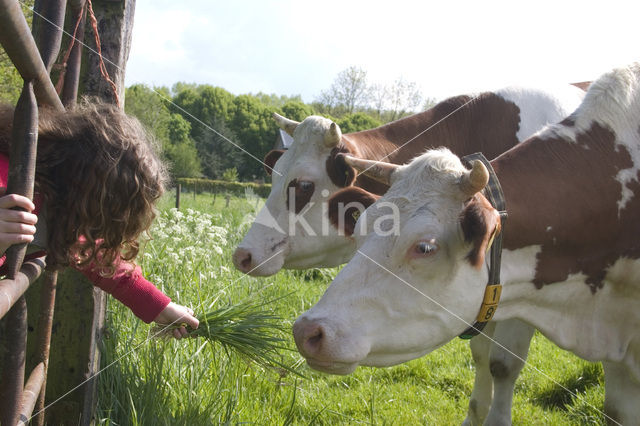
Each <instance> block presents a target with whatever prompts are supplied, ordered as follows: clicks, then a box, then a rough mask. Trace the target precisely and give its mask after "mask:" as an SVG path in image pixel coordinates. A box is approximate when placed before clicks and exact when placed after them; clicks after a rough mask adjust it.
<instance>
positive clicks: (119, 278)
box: [0, 154, 171, 323]
mask: <svg viewBox="0 0 640 426" xmlns="http://www.w3.org/2000/svg"><path fill="white" fill-rule="evenodd" d="M8 174H9V159H8V157H7V156H5V155H3V154H0V187H4V188H6V187H7V176H8ZM34 204H35V205H36V209H35V211H34V213H35V214H37V212H38V209H39V207H40V199H39V197H38V196H37V195H36V196H35V197H34ZM5 259H6V257H5V256H2V257H1V258H0V274H3V273H6V272H5V269H6V268H5V266H4V262H5ZM76 269H78V270H79V271H80V272H82V273H83V274H84V275H85V276H86V277H87V278H88V279H89V280H90V281H91V282H92V283H93V284H94V285H95V286H96V287H98V288H100V289H102V290H103V291H105V292H107V293H109V294H111V295H112V296H113V297H115V298H116V299H117V300H119V301H120V302H122V303H123V304H124V305H125V306H126V307H128V308H129V309H131V311H132V312H133V313H134V315H135V316H137V317H138V318H140V319H141V320H142V321H144V322H146V323H149V322H151V321H153V320H154V318H156V317H157V316H158V314H159V313H160V312H162V310H163V309H164V308H166V307H167V305H168V304H169V302H171V299H170V298H169V297H168V296H167V295H165V294H164V293H163V292H161V291H160V290H159V289H158V288H156V286H155V285H153V283H151V282H150V281H148V280H146V279H145V278H144V277H143V276H142V271H141V269H140V267H139V266H137V265H136V266H135V269H134V270H133V271H131V265H130V264H127V263H126V262H122V263H121V264H120V265H119V266H117V267H116V271H115V273H114V274H113V276H111V277H108V278H107V277H103V276H101V275H100V274H99V273H98V272H97V271H96V270H95V268H92V267H88V268H86V269H79V268H76Z"/></svg>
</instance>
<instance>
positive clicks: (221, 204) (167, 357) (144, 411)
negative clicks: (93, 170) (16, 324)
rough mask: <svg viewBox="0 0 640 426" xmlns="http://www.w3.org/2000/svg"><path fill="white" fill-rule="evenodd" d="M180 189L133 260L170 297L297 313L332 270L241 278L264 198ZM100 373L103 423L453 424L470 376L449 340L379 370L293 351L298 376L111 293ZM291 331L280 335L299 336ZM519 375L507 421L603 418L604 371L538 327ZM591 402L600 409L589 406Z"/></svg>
mask: <svg viewBox="0 0 640 426" xmlns="http://www.w3.org/2000/svg"><path fill="white" fill-rule="evenodd" d="M212 201H213V198H212V196H211V195H207V194H199V195H197V196H196V197H193V195H192V194H182V200H181V203H182V207H181V211H180V212H176V211H175V210H171V207H173V203H174V199H173V198H172V194H170V195H169V196H167V197H166V198H165V199H164V200H163V202H162V204H161V210H162V214H161V215H160V216H159V218H158V220H157V222H156V224H155V225H154V227H153V230H152V233H153V236H154V240H153V241H151V242H150V243H148V244H147V246H146V247H145V251H144V254H143V255H142V257H141V258H140V262H141V264H142V267H143V269H144V272H145V274H146V275H147V276H148V277H149V278H150V279H151V280H152V281H154V282H155V283H156V284H157V285H158V286H159V287H161V288H162V290H163V291H164V292H165V293H167V294H168V295H169V296H170V297H171V298H172V299H174V300H175V301H176V302H178V303H181V304H185V305H189V306H191V307H192V308H193V309H194V311H196V313H205V312H208V311H211V310H213V309H215V308H216V307H222V306H225V305H230V304H231V305H233V304H238V303H243V302H247V301H248V302H249V303H258V304H259V303H261V302H263V301H270V300H274V301H275V302H273V303H271V304H270V305H269V306H267V308H268V309H269V310H270V312H272V313H273V314H274V315H276V316H279V317H281V318H283V327H284V328H285V329H286V330H290V329H291V325H292V322H293V320H294V319H295V318H296V317H297V316H298V315H299V314H300V313H302V312H303V311H304V310H306V309H308V308H309V307H310V306H311V305H312V304H313V303H314V302H315V301H317V300H318V298H319V297H320V296H321V295H322V293H323V291H324V290H325V288H326V287H327V286H328V284H329V283H330V282H331V278H332V277H333V276H334V275H335V274H336V273H337V269H328V270H314V271H282V272H280V273H278V274H277V275H275V276H273V277H267V278H253V277H246V276H243V275H242V274H240V273H239V272H238V271H236V270H234V268H233V266H232V265H231V261H230V258H231V253H232V252H233V250H234V248H235V246H236V245H237V243H238V242H239V241H240V240H241V238H242V236H243V235H244V233H245V232H246V230H247V229H248V226H249V223H250V219H251V216H250V215H251V213H252V212H254V209H255V207H256V203H257V204H258V206H259V204H260V202H259V200H255V199H251V200H250V201H247V200H246V199H243V198H232V199H231V203H230V205H229V207H226V206H225V204H226V202H225V199H224V197H220V196H218V197H217V199H216V202H215V204H213V203H212ZM107 330H108V338H107V339H105V341H104V345H103V348H102V365H103V366H107V365H109V364H110V363H112V362H113V361H115V360H117V359H118V358H120V357H122V359H121V360H120V361H118V362H116V363H115V364H113V366H111V367H109V368H107V369H106V370H104V371H103V372H102V374H101V375H100V382H99V383H100V384H99V386H100V388H99V405H98V414H99V423H100V424H105V425H107V424H118V425H125V424H126V425H129V424H131V425H147V424H148V425H154V426H155V425H158V424H160V425H208V424H227V423H232V424H237V423H253V424H261V425H262V424H435V425H449V424H460V423H461V422H462V421H463V420H464V418H465V415H466V410H467V405H468V398H469V395H470V393H471V389H472V385H473V375H474V372H473V364H472V361H471V355H470V351H469V348H468V344H467V343H465V342H463V341H460V340H456V341H452V342H451V343H449V344H447V345H446V346H444V347H443V348H440V349H439V350H437V351H435V352H434V353H432V354H429V355H427V356H425V357H422V358H420V359H417V360H414V361H411V362H408V363H405V364H402V365H398V366H396V367H392V368H386V369H374V368H367V367H360V368H358V369H357V370H356V372H355V373H354V374H352V375H350V376H329V375H325V374H322V373H317V372H314V371H312V370H309V369H308V368H307V367H306V366H304V365H303V364H304V363H303V361H302V359H301V357H300V356H299V355H298V354H297V352H295V351H286V350H284V351H281V352H280V353H279V354H278V356H279V361H281V362H282V363H283V364H285V365H292V366H298V367H300V370H301V371H302V372H303V374H304V376H305V377H304V378H301V377H299V376H296V375H294V374H290V373H288V372H287V371H286V370H277V369H272V368H265V367H263V366H261V365H260V364H256V363H254V362H251V361H247V359H246V357H243V356H242V355H240V354H238V353H236V352H235V351H233V350H225V349H224V347H222V346H220V345H214V344H209V343H207V342H206V341H203V340H202V339H183V340H180V341H174V340H158V339H152V338H150V327H149V326H148V325H146V324H143V323H141V322H140V321H138V320H137V319H135V317H133V315H132V314H131V313H130V312H129V311H128V310H127V309H126V308H124V307H122V306H121V305H119V304H118V303H117V302H115V301H110V302H109V305H108V318H107ZM290 334H291V333H287V334H285V335H283V337H284V338H285V339H286V341H285V342H284V344H285V345H286V346H289V347H291V348H293V347H294V344H293V341H292V337H291V335H290ZM531 348H532V349H531V353H530V355H529V363H530V364H531V365H534V366H536V368H538V369H540V370H542V371H543V372H544V373H545V374H546V375H547V376H549V377H551V378H553V380H552V379H549V378H547V377H545V376H543V375H541V374H540V373H538V372H537V371H536V370H535V369H533V368H531V367H528V366H527V367H525V368H524V370H523V372H522V375H521V377H520V379H519V380H518V383H517V385H516V395H515V398H514V409H513V421H514V424H548V425H573V424H602V423H603V420H602V417H601V415H600V413H599V412H598V410H601V409H602V405H603V383H602V370H601V368H600V366H599V365H597V364H591V363H588V362H585V361H582V360H580V359H578V358H576V357H575V356H573V355H571V354H570V353H567V352H565V351H562V350H560V349H558V348H557V347H555V346H554V345H553V344H551V343H550V342H548V341H547V340H546V339H544V338H543V337H542V336H540V335H539V334H536V336H535V337H534V341H533V343H532V345H531ZM554 381H555V382H558V383H559V384H561V385H562V386H564V387H567V388H568V389H570V390H571V391H572V392H574V393H575V394H576V395H577V396H575V397H574V396H572V395H571V394H568V393H567V392H566V391H564V389H562V387H560V386H558V385H557V384H556V383H555V382H554ZM594 406H595V408H593V407H594Z"/></svg>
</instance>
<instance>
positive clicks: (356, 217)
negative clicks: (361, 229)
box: [351, 210, 362, 222]
mask: <svg viewBox="0 0 640 426" xmlns="http://www.w3.org/2000/svg"><path fill="white" fill-rule="evenodd" d="M361 214H362V212H361V211H360V210H356V211H355V212H353V213H352V214H351V217H352V218H353V220H355V221H356V222H357V221H358V219H359V218H360V215H361Z"/></svg>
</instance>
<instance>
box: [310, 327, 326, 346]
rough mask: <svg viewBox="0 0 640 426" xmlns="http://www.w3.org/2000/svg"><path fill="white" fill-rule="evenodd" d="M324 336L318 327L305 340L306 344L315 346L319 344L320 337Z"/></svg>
mask: <svg viewBox="0 0 640 426" xmlns="http://www.w3.org/2000/svg"><path fill="white" fill-rule="evenodd" d="M323 336H324V334H323V333H322V328H320V327H318V328H317V329H316V330H315V331H314V333H313V334H312V335H311V336H309V338H308V339H307V343H308V344H310V345H313V346H317V345H319V344H320V341H321V340H322V337H323Z"/></svg>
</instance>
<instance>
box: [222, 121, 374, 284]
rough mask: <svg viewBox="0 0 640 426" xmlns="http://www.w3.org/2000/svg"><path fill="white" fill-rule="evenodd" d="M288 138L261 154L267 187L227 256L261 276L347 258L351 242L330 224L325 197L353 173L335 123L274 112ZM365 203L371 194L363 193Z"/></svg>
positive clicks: (349, 181) (345, 184)
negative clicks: (298, 119) (278, 148)
mask: <svg viewBox="0 0 640 426" xmlns="http://www.w3.org/2000/svg"><path fill="white" fill-rule="evenodd" d="M274 117H275V119H276V122H277V123H278V125H279V126H280V127H281V128H282V129H284V130H285V131H286V132H287V133H289V134H290V135H291V136H292V137H293V139H294V141H293V143H292V145H291V147H290V148H289V149H288V150H287V151H280V152H274V151H272V152H270V153H269V154H267V157H266V158H265V165H266V169H267V170H268V171H272V173H271V175H272V183H273V184H272V188H271V193H270V194H269V197H268V199H267V201H266V203H265V205H264V208H263V209H262V210H261V211H260V212H259V213H258V215H257V217H256V219H255V221H254V223H253V224H252V226H251V228H250V229H249V231H248V233H247V234H246V236H245V238H244V239H243V240H242V242H241V243H240V244H239V245H238V248H237V249H236V251H235V253H234V255H233V261H234V264H235V265H236V267H237V268H238V269H239V270H241V271H242V272H245V273H249V274H251V275H257V276H265V275H272V274H275V273H276V272H278V271H279V270H280V269H281V268H283V267H284V268H291V269H303V268H311V267H318V266H322V267H329V266H335V265H339V264H342V263H344V262H346V261H347V260H349V259H350V257H351V256H352V254H353V250H354V248H355V245H354V242H353V240H352V239H351V238H349V236H347V235H345V234H344V232H342V231H340V230H338V229H337V228H336V226H334V225H332V223H331V221H330V220H329V214H328V200H329V198H330V197H331V195H333V194H334V193H336V192H337V191H338V190H340V189H342V188H344V187H348V186H350V185H351V184H352V183H353V181H354V179H355V175H356V171H355V169H354V168H353V167H351V166H350V165H348V164H346V162H345V160H344V158H343V156H342V155H341V154H343V153H353V152H352V149H350V148H349V147H348V144H347V143H346V142H345V141H344V140H343V138H342V133H341V132H340V128H339V127H338V125H337V124H335V123H333V122H332V121H331V120H328V119H326V118H322V117H317V116H311V117H307V118H306V119H305V120H304V121H302V122H301V123H298V122H296V121H292V120H289V119H286V118H284V117H281V116H279V115H277V114H275V116H274ZM367 200H368V203H369V204H370V203H372V202H373V200H371V199H369V198H367Z"/></svg>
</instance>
